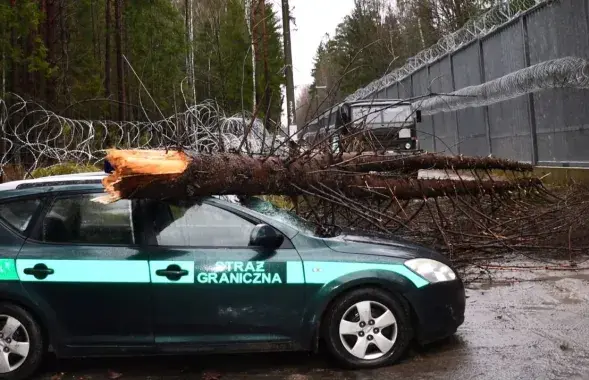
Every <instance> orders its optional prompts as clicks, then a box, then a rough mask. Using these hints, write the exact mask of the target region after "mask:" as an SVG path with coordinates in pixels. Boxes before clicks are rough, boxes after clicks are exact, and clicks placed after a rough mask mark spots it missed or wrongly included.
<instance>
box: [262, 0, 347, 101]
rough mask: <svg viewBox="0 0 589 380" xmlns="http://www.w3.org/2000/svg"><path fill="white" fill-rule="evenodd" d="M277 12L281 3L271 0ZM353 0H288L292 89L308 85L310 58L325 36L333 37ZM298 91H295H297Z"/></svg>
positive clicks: (311, 62)
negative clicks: (291, 18)
mask: <svg viewBox="0 0 589 380" xmlns="http://www.w3.org/2000/svg"><path fill="white" fill-rule="evenodd" d="M272 3H273V4H274V5H275V6H276V9H277V10H280V5H281V1H280V0H272ZM353 6H354V0H290V8H291V16H292V17H294V18H295V23H292V24H291V40H292V57H293V66H294V70H293V76H294V82H295V86H304V85H306V84H311V83H312V82H313V78H312V77H311V70H312V69H313V58H314V56H315V52H316V50H317V47H318V46H319V43H321V41H322V40H323V39H324V38H325V35H326V34H327V33H328V34H329V35H330V36H333V34H334V32H335V29H336V27H337V25H338V24H339V23H340V22H341V21H342V20H343V18H344V16H346V15H347V14H349V13H350V12H351V10H352V8H353ZM297 92H298V91H297Z"/></svg>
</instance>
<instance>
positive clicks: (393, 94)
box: [387, 83, 399, 99]
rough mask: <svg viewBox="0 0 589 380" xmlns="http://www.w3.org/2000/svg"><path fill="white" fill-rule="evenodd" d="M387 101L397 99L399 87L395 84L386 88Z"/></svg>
mask: <svg viewBox="0 0 589 380" xmlns="http://www.w3.org/2000/svg"><path fill="white" fill-rule="evenodd" d="M387 98H388V99H399V85H398V84H397V83H395V84H393V85H392V86H389V87H387Z"/></svg>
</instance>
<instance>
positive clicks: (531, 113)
mask: <svg viewBox="0 0 589 380" xmlns="http://www.w3.org/2000/svg"><path fill="white" fill-rule="evenodd" d="M520 20H521V22H520V24H521V28H522V37H523V43H524V64H525V66H526V67H530V65H531V63H530V42H529V41H528V20H527V15H526V14H524V15H523V16H522V17H521V19H520ZM527 97H528V118H529V119H530V137H531V139H532V157H531V161H532V165H537V164H538V139H537V136H536V107H535V105H534V94H531V93H530V94H528V95H527Z"/></svg>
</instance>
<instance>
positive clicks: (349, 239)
mask: <svg viewBox="0 0 589 380" xmlns="http://www.w3.org/2000/svg"><path fill="white" fill-rule="evenodd" d="M324 241H325V244H327V246H328V247H329V248H331V249H333V250H334V251H337V252H343V253H357V254H364V255H378V256H388V257H395V258H399V259H414V258H417V257H423V258H429V259H434V260H438V261H441V262H443V263H445V264H449V260H448V259H447V258H446V257H445V256H444V255H442V254H440V253H438V252H436V251H434V250H432V249H429V248H426V247H424V246H421V245H418V244H415V243H412V242H409V241H407V240H404V239H400V238H390V237H383V236H381V235H378V234H376V233H370V234H366V233H362V234H361V235H360V234H354V233H353V232H352V231H346V233H344V234H342V235H339V236H337V237H334V238H330V239H324Z"/></svg>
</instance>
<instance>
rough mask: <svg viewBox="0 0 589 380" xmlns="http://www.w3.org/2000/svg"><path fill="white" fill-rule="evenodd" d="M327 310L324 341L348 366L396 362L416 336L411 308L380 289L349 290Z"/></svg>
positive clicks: (362, 366)
mask: <svg viewBox="0 0 589 380" xmlns="http://www.w3.org/2000/svg"><path fill="white" fill-rule="evenodd" d="M326 312H327V317H326V319H325V324H324V339H325V342H326V344H327V347H328V349H329V351H330V352H331V353H332V354H333V356H334V357H335V358H336V359H337V360H338V361H339V362H340V363H341V364H342V365H344V366H346V367H348V368H374V367H379V366H383V365H389V364H393V363H395V362H396V361H397V360H398V359H399V358H400V357H401V355H403V353H404V352H405V351H406V350H407V347H408V346H409V343H410V341H411V339H412V338H413V329H412V326H411V319H410V312H409V310H408V307H407V306H406V305H404V304H403V303H402V302H401V301H399V300H398V299H397V298H396V297H394V296H393V295H391V294H389V293H388V292H386V291H384V290H382V289H379V288H363V289H357V290H353V291H351V292H349V293H346V294H344V295H343V296H342V297H340V298H339V299H338V300H336V301H335V302H334V303H333V305H332V306H331V307H330V309H329V310H327V311H326Z"/></svg>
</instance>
